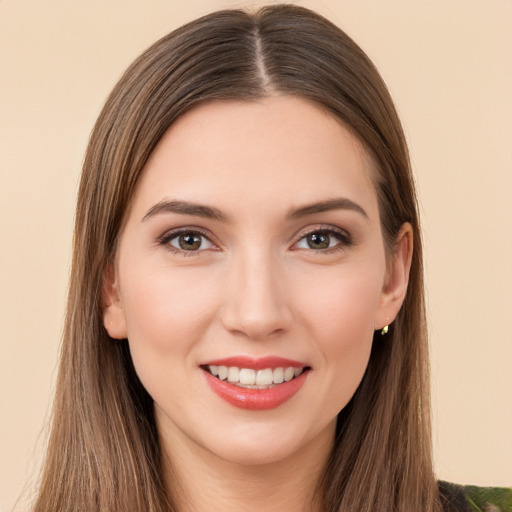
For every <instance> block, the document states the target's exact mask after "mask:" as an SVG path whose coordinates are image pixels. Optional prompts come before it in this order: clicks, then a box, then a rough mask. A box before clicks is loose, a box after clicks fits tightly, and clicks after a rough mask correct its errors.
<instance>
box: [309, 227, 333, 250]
mask: <svg viewBox="0 0 512 512" xmlns="http://www.w3.org/2000/svg"><path fill="white" fill-rule="evenodd" d="M306 242H307V244H308V247H309V248H310V249H328V248H329V246H330V245H331V235H329V234H328V233H322V232H321V231H319V232H317V233H311V234H309V235H308V236H306Z"/></svg>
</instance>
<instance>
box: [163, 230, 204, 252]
mask: <svg viewBox="0 0 512 512" xmlns="http://www.w3.org/2000/svg"><path fill="white" fill-rule="evenodd" d="M168 243H169V245H171V246H172V247H173V248H175V249H178V250H181V251H187V252H193V251H199V250H202V249H209V248H211V247H212V243H211V242H210V241H209V240H208V239H207V238H206V237H205V236H204V235H202V234H201V233H197V232H195V231H186V232H182V233H178V234H176V235H174V236H173V237H171V238H169V239H168Z"/></svg>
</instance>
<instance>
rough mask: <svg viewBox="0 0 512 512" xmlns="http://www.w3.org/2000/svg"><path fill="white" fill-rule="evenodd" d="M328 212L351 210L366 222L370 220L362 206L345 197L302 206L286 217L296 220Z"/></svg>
mask: <svg viewBox="0 0 512 512" xmlns="http://www.w3.org/2000/svg"><path fill="white" fill-rule="evenodd" d="M330 210H352V211H354V212H357V213H360V214H361V215H362V216H363V217H365V218H366V219H367V220H369V219H370V218H369V217H368V214H367V213H366V211H365V210H364V208H363V207H362V206H360V205H358V204H357V203H355V202H354V201H352V200H351V199H348V198H347V197H339V198H335V199H328V200H327V201H320V202H318V203H313V204H309V205H306V206H302V207H300V208H297V209H295V210H291V211H290V212H289V213H288V215H287V216H288V217H289V218H292V219H298V218H301V217H306V216H308V215H314V214H315V213H324V212H328V211H330Z"/></svg>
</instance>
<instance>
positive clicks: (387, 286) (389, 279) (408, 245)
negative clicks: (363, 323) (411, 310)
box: [375, 222, 413, 330]
mask: <svg viewBox="0 0 512 512" xmlns="http://www.w3.org/2000/svg"><path fill="white" fill-rule="evenodd" d="M412 235H413V233H412V226H411V225H410V224H409V223H408V222H406V223H405V224H404V225H403V226H402V227H401V228H400V231H399V232H398V236H397V239H396V243H395V250H394V253H393V255H392V260H391V261H390V262H389V264H388V268H387V272H386V280H385V282H384V287H383V288H382V294H381V298H380V302H379V306H378V308H377V315H376V317H375V329H378V330H380V329H382V328H383V327H384V326H386V325H389V324H390V323H391V322H393V320H394V319H395V318H396V316H397V314H398V312H399V311H400V308H401V307H402V303H403V301H404V299H405V295H406V293H407V285H408V283H409V272H410V270H411V261H412V250H413V237H412Z"/></svg>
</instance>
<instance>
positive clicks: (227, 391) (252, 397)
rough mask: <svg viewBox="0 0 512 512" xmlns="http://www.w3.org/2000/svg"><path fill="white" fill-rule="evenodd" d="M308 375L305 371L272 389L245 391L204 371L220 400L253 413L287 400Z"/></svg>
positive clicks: (276, 405) (245, 389) (274, 406)
mask: <svg viewBox="0 0 512 512" xmlns="http://www.w3.org/2000/svg"><path fill="white" fill-rule="evenodd" d="M308 373H309V371H305V372H303V373H301V374H300V375H299V376H298V377H295V378H294V379H292V380H290V381H288V382H283V383H282V384H276V385H275V386H274V387H272V388H267V389H247V388H242V387H239V386H235V385H234V384H231V383H230V382H228V381H225V380H220V379H218V378H217V377H214V376H213V375H212V374H211V373H209V372H207V371H205V370H204V374H205V377H206V381H207V382H208V385H209V386H210V388H211V389H212V390H213V391H214V392H215V393H216V394H217V395H218V396H220V398H222V399H223V400H225V401H226V402H228V403H229V404H231V405H234V406H235V407H239V408H240V409H251V410H253V411H263V410H266V409H274V408H276V407H278V406H280V405H281V404H283V403H284V402H286V401H287V400H289V399H290V398H291V397H292V396H293V395H295V393H297V392H298V391H299V389H300V388H301V387H302V385H303V384H304V382H305V380H306V378H307V375H308Z"/></svg>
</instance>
